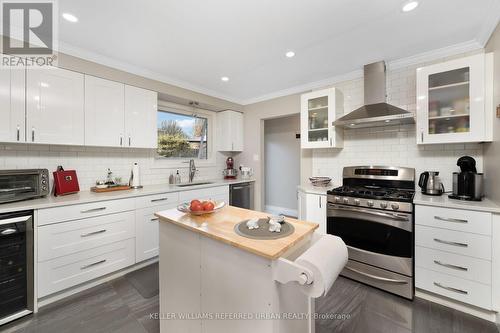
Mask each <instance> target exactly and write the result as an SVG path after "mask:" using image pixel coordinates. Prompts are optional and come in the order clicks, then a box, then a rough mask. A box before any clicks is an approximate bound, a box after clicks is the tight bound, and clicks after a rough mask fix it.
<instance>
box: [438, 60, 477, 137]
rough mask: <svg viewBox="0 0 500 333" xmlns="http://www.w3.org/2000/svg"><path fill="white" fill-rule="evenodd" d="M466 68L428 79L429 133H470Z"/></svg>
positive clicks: (467, 73) (468, 72) (468, 70)
mask: <svg viewBox="0 0 500 333" xmlns="http://www.w3.org/2000/svg"><path fill="white" fill-rule="evenodd" d="M469 79H470V68H469V67H464V68H459V69H455V70H451V71H446V72H443V73H436V74H432V75H429V79H428V80H429V82H428V85H429V88H428V95H429V106H428V119H429V124H428V126H429V127H428V128H429V133H428V134H430V135H432V134H443V133H465V132H470V91H469V90H470V89H469V88H470V81H469Z"/></svg>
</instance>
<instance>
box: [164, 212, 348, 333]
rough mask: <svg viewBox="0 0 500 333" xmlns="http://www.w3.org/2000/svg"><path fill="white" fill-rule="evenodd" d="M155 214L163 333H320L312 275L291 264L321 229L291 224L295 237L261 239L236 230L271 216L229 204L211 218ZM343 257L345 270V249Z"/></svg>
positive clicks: (170, 213) (304, 223)
mask: <svg viewBox="0 0 500 333" xmlns="http://www.w3.org/2000/svg"><path fill="white" fill-rule="evenodd" d="M156 216H157V217H158V218H159V219H160V328H161V332H162V333H169V332H176V333H177V332H209V333H212V332H213V333H215V332H238V333H244V332H249V333H250V332H259V333H266V332H269V333H271V332H273V333H278V332H286V333H294V332H297V333H299V332H300V333H307V332H314V316H313V314H314V301H313V299H312V297H310V296H309V295H307V288H311V286H312V285H313V282H312V275H311V272H310V271H307V269H302V268H301V267H300V266H299V265H296V264H295V263H294V262H293V260H295V259H296V258H297V257H298V256H300V255H301V254H302V253H303V252H304V251H305V250H307V249H308V248H309V247H311V246H312V244H313V243H314V242H315V238H318V237H319V238H321V237H322V236H320V235H317V234H315V233H314V231H315V229H317V227H318V225H317V224H314V223H307V222H302V221H298V220H294V219H287V222H289V223H291V224H292V225H293V226H294V228H295V232H294V233H293V234H291V235H289V236H287V237H284V238H280V239H276V240H255V239H250V238H246V237H243V236H239V235H238V234H237V233H236V232H235V231H234V226H235V225H236V224H237V223H239V222H241V221H244V220H247V219H250V218H266V217H267V214H265V213H261V212H256V211H250V210H245V209H240V208H236V207H231V206H227V207H224V208H223V209H222V210H221V211H220V212H218V213H215V214H211V215H205V216H192V215H190V214H184V213H181V212H179V211H177V210H176V209H172V210H167V211H162V212H158V213H156ZM339 252H340V253H339V257H341V260H340V262H341V264H342V267H343V260H344V259H343V256H344V255H345V257H346V258H345V260H347V250H346V251H345V254H344V253H343V251H339ZM306 271H307V272H308V275H307V276H306V275H304V273H305V272H306ZM339 271H340V270H339ZM307 277H309V281H307V280H308V279H307ZM301 278H303V280H301ZM278 281H279V282H278ZM290 281H291V282H290ZM294 281H296V282H294ZM287 282H290V283H287ZM301 288H304V289H301ZM304 290H305V291H306V292H304Z"/></svg>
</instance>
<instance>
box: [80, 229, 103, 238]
mask: <svg viewBox="0 0 500 333" xmlns="http://www.w3.org/2000/svg"><path fill="white" fill-rule="evenodd" d="M105 232H106V229H102V230H98V231H93V232H89V233H86V234H81V235H80V237H89V236H94V235H98V234H102V233H105Z"/></svg>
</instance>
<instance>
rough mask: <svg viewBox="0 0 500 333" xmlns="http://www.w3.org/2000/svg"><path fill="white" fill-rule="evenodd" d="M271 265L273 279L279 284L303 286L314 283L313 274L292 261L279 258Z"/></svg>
mask: <svg viewBox="0 0 500 333" xmlns="http://www.w3.org/2000/svg"><path fill="white" fill-rule="evenodd" d="M273 264H274V265H273V266H274V267H273V278H274V280H275V281H278V282H279V283H282V284H286V283H288V282H297V283H298V284H300V285H302V286H303V285H309V284H312V283H313V282H314V275H313V272H311V270H309V269H308V268H306V267H303V266H301V265H299V264H296V263H295V262H293V261H290V260H288V259H285V258H279V259H278V260H276V261H275V262H274V263H273Z"/></svg>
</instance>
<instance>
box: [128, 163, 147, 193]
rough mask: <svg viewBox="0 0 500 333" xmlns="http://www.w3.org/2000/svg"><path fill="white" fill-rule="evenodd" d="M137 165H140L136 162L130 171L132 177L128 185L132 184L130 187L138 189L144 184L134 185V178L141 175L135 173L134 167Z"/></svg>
mask: <svg viewBox="0 0 500 333" xmlns="http://www.w3.org/2000/svg"><path fill="white" fill-rule="evenodd" d="M135 166H137V167H138V166H139V164H137V163H134V165H133V166H132V171H130V179H129V182H128V185H129V186H130V188H132V189H135V190H137V189H141V188H143V187H144V186H142V185H140V184H139V185H132V184H133V183H134V180H135V179H134V178H136V177H137V178H138V177H139V175H134V167H135Z"/></svg>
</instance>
